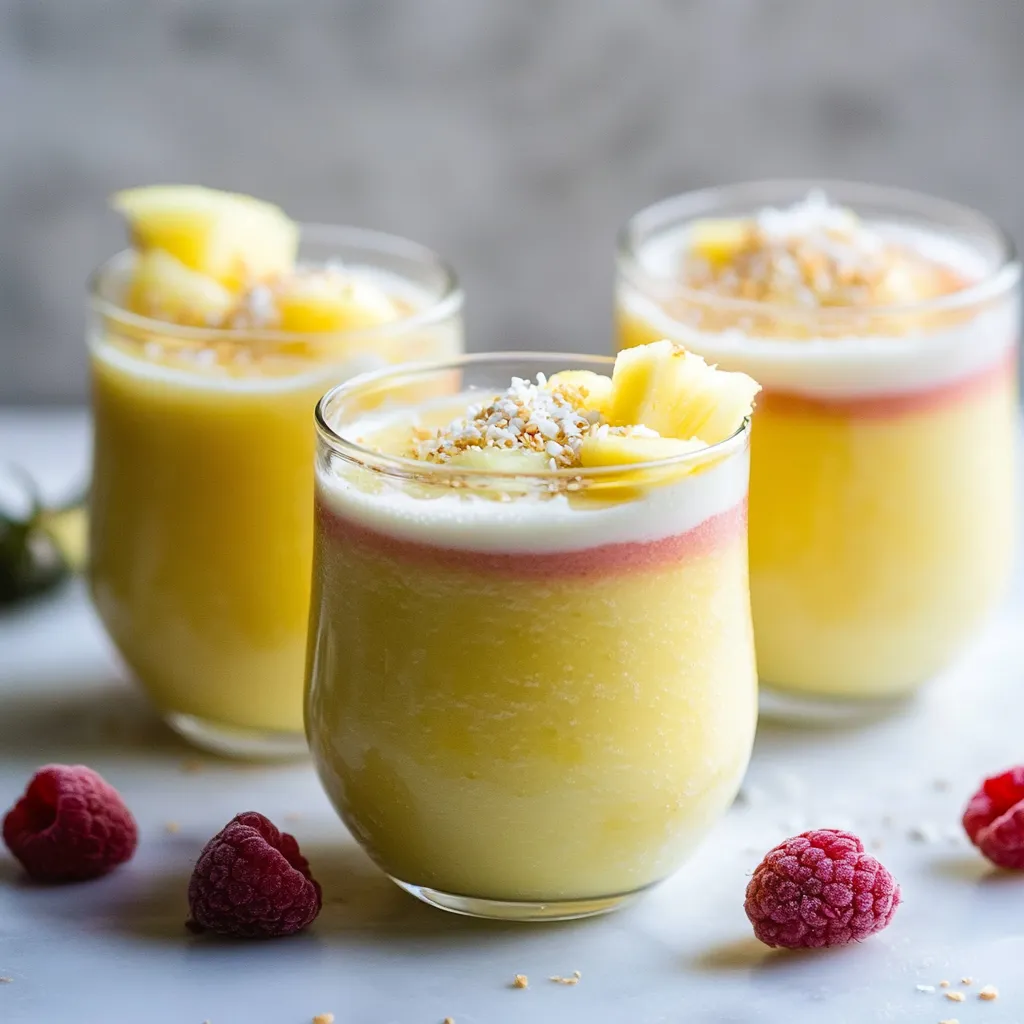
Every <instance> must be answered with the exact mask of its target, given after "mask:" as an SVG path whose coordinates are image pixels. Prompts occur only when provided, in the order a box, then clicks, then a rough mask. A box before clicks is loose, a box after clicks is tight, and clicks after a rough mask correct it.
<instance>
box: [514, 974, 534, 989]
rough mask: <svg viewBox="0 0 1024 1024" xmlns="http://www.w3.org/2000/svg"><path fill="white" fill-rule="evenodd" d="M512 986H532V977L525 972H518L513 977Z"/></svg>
mask: <svg viewBox="0 0 1024 1024" xmlns="http://www.w3.org/2000/svg"><path fill="white" fill-rule="evenodd" d="M512 987H513V988H529V987H530V979H529V978H528V977H527V976H526V975H525V974H517V975H516V976H515V977H514V978H513V979H512Z"/></svg>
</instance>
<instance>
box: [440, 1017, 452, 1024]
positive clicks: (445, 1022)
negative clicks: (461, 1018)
mask: <svg viewBox="0 0 1024 1024" xmlns="http://www.w3.org/2000/svg"><path fill="white" fill-rule="evenodd" d="M441 1024H455V1018H454V1017H445V1019H444V1020H443V1021H442V1022H441Z"/></svg>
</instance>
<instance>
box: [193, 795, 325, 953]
mask: <svg viewBox="0 0 1024 1024" xmlns="http://www.w3.org/2000/svg"><path fill="white" fill-rule="evenodd" d="M321 902H322V901H321V895H320V886H319V885H318V884H317V882H316V881H315V880H314V879H313V876H312V875H311V874H310V873H309V864H308V863H307V861H306V858H305V857H303V856H302V854H301V853H300V852H299V844H298V843H297V842H296V841H295V837H294V836H290V835H288V833H287V832H279V831H278V830H277V829H276V828H275V827H274V825H273V823H272V822H271V821H269V820H268V819H267V818H264V817H263V815H262V814H257V813H256V812H255V811H246V812H245V813H244V814H239V815H236V816H235V817H234V818H232V819H231V821H229V822H228V823H227V825H225V826H224V828H223V829H222V830H221V831H220V832H218V833H217V835H215V836H214V837H213V838H212V839H211V840H210V841H209V842H208V843H207V844H206V846H205V847H203V852H202V853H201V854H200V855H199V860H198V861H197V862H196V868H195V871H193V872H192V880H191V881H190V882H189V884H188V907H189V912H190V914H191V918H190V920H189V921H188V926H189V927H190V928H192V929H193V930H194V931H204V930H207V929H208V930H209V931H211V932H217V933H218V934H219V935H233V936H236V937H238V938H242V939H271V938H275V937H277V936H280V935H292V934H294V933H295V932H297V931H301V930H302V929H303V928H305V927H306V925H307V924H309V923H310V921H312V920H313V919H314V918H315V917H316V915H317V914H319V913H320V906H321Z"/></svg>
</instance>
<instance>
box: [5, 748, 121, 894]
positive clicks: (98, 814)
mask: <svg viewBox="0 0 1024 1024" xmlns="http://www.w3.org/2000/svg"><path fill="white" fill-rule="evenodd" d="M138 841H139V830H138V828H137V827H136V825H135V819H134V818H133V817H132V815H131V811H129V810H128V808H127V807H125V805H124V801H123V800H122V799H121V795H120V794H119V793H118V791H117V790H116V789H114V787H113V786H111V785H110V784H109V783H108V782H105V781H104V780H103V778H102V777H101V776H100V775H99V774H98V773H97V772H94V771H93V770H92V769H91V768H86V767H85V766H84V765H80V764H76V765H67V764H48V765H46V766H45V767H44V768H40V769H39V771H37V772H36V774H35V775H33V776H32V781H31V782H29V784H28V789H27V790H25V795H24V796H23V797H22V798H21V799H20V800H19V801H18V802H17V803H16V804H15V805H14V806H13V807H12V808H11V809H10V810H9V811H8V812H7V816H6V817H5V818H4V842H5V843H6V844H7V848H8V849H9V850H10V851H11V853H13V854H14V856H15V857H17V858H18V860H20V861H21V863H22V865H23V867H24V868H25V870H26V871H27V872H28V874H29V876H30V877H32V878H34V879H35V880H36V881H37V882H80V881H84V880H85V879H87V878H98V877H99V876H100V875H105V874H106V873H107V872H108V871H112V870H113V869H114V868H116V867H117V865H118V864H123V863H124V862H125V861H126V860H130V859H131V856H132V854H133V853H135V847H136V846H137V845H138Z"/></svg>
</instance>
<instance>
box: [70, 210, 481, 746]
mask: <svg viewBox="0 0 1024 1024" xmlns="http://www.w3.org/2000/svg"><path fill="white" fill-rule="evenodd" d="M134 259H135V256H134V254H133V253H131V252H124V253H121V254H120V255H118V256H116V257H114V258H113V259H112V260H111V261H110V262H109V263H107V264H106V265H105V266H103V267H102V268H100V270H99V271H98V272H97V274H96V276H95V279H94V281H93V285H92V293H91V319H90V326H89V350H90V363H91V370H92V408H93V418H94V423H95V439H94V466H93V482H92V490H91V538H90V547H91V566H90V579H91V589H92V595H93V600H94V602H95V605H96V608H97V610H98V611H99V614H100V617H101V618H102V620H103V623H104V625H105V626H106V629H107V631H108V633H109V634H110V637H111V638H112V640H113V641H114V644H115V645H116V647H117V648H118V650H119V651H120V653H121V655H122V657H123V658H124V660H125V662H126V663H127V665H128V667H129V669H130V670H131V672H132V673H133V674H134V676H135V678H136V679H137V680H138V682H139V684H140V685H141V686H142V687H143V688H144V689H145V690H146V692H147V693H148V694H149V696H150V697H151V698H152V700H153V701H154V703H155V704H156V705H157V707H158V708H159V709H160V711H161V712H162V713H163V715H164V716H165V718H166V719H167V721H168V722H169V723H170V724H171V725H172V726H173V727H174V728H175V729H176V730H177V731H178V732H180V733H181V734H182V735H184V736H185V737H187V738H188V739H190V740H191V741H193V742H195V743H196V744H198V745H200V746H203V747H206V748H209V749H211V750H214V751H217V752H220V753H225V754H232V755H239V756H250V757H273V756H291V755H295V754H299V753H302V752H304V751H305V738H304V735H303V731H302V687H303V665H304V660H305V642H306V627H307V620H308V613H309V578H310V565H311V561H312V549H313V536H312V533H313V526H312V513H311V509H312V494H313V473H312V470H311V466H312V462H313V453H314V446H315V438H314V432H313V430H312V428H311V426H310V416H311V413H312V410H313V408H314V407H315V405H316V402H317V400H318V399H319V397H320V396H321V395H322V394H323V392H324V389H325V388H326V387H328V386H329V385H330V384H331V383H335V382H337V381H338V380H339V379H345V378H348V377H350V376H352V375H354V374H358V373H361V372H363V371H366V370H369V369H373V368H375V367H379V366H386V365H389V364H396V363H401V362H405V361H409V360H422V359H429V358H443V357H447V356H451V355H454V354H456V353H458V352H460V351H461V350H462V325H461V308H462V294H461V292H460V290H459V287H458V284H457V282H456V280H455V277H454V274H453V273H452V272H451V270H450V269H449V268H448V267H447V266H446V265H445V264H444V263H443V262H442V261H441V260H440V259H439V258H438V257H437V256H436V255H435V254H434V253H432V252H430V251H429V250H428V249H425V248H423V247H421V246H419V245H416V244H415V243H413V242H409V241H406V240H404V239H401V238H395V237H392V236H389V235H384V234H379V233H376V232H372V231H364V230H360V229H355V228H346V227H316V226H309V227H305V228H303V230H302V236H301V244H300V252H299V259H300V261H301V262H304V263H310V264H315V265H316V264H326V263H329V262H331V261H341V262H342V263H343V264H344V265H345V266H346V267H348V268H350V269H351V270H352V271H353V273H354V274H356V275H358V274H362V273H365V274H367V275H371V276H372V277H373V280H374V281H375V282H377V283H378V284H380V285H381V287H383V288H385V289H386V290H388V291H389V293H391V294H392V296H393V298H394V299H395V300H396V302H399V303H400V304H401V305H402V307H403V308H405V309H406V315H404V316H403V317H402V318H401V319H399V320H396V321H394V322H392V323H388V324H386V325H383V326H377V327H373V328H369V329H362V330H359V331H350V332H345V333H342V334H337V333H330V334H324V333H303V334H288V333H281V332H274V331H268V330H252V329H206V328H199V327H183V326H179V325H176V324H172V323H165V322H161V321H158V320H152V319H149V318H146V317H142V316H139V315H136V314H135V313H132V312H130V311H129V310H127V309H126V308H125V307H124V304H123V303H124V295H125V289H126V283H127V281H128V279H129V275H130V273H131V269H132V266H133V261H134Z"/></svg>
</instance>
